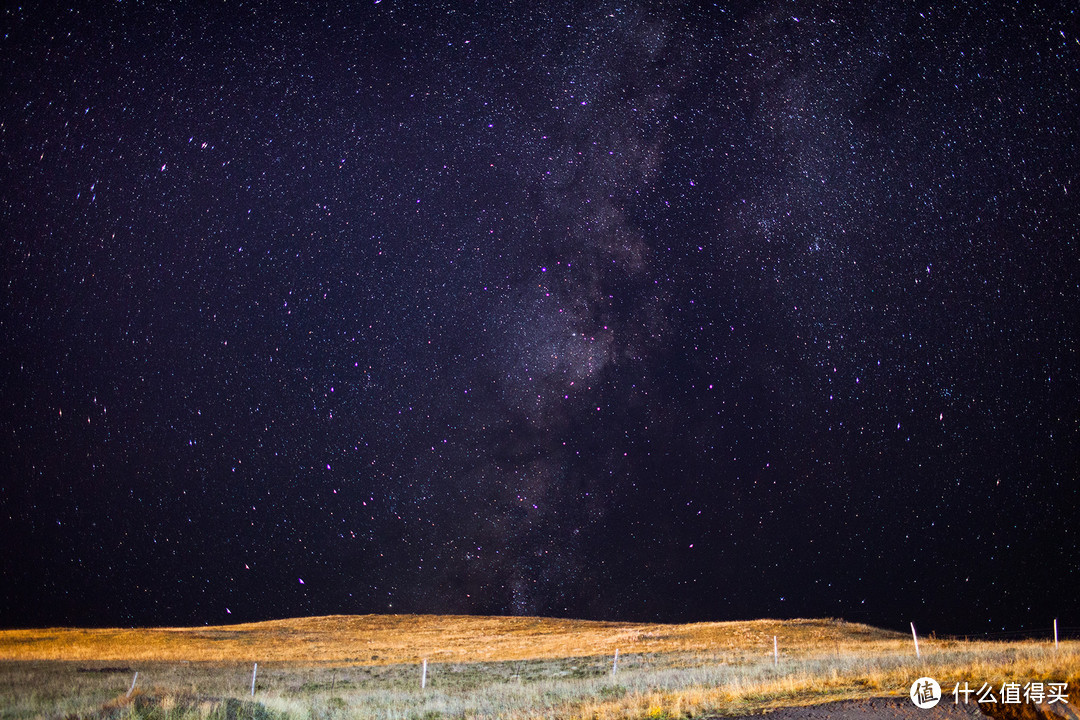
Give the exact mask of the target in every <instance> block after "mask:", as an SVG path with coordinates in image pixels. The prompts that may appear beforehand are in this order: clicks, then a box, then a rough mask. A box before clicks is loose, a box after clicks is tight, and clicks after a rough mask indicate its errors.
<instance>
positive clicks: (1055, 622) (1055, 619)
mask: <svg viewBox="0 0 1080 720" xmlns="http://www.w3.org/2000/svg"><path fill="white" fill-rule="evenodd" d="M1054 649H1055V650H1057V649H1058V641H1057V618H1054Z"/></svg>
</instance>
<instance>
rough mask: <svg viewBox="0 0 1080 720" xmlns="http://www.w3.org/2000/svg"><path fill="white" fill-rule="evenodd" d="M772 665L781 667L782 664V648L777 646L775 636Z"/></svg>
mask: <svg viewBox="0 0 1080 720" xmlns="http://www.w3.org/2000/svg"><path fill="white" fill-rule="evenodd" d="M772 664H773V665H779V664H780V648H779V646H778V645H777V644H776V636H775V635H773V636H772Z"/></svg>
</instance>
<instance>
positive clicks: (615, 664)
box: [611, 648, 619, 677]
mask: <svg viewBox="0 0 1080 720" xmlns="http://www.w3.org/2000/svg"><path fill="white" fill-rule="evenodd" d="M618 669H619V648H615V660H614V662H612V663H611V677H615V671H616V670H618Z"/></svg>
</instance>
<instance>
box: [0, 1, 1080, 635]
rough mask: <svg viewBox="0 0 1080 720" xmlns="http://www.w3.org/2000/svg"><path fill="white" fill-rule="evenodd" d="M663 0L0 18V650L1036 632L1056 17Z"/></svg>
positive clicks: (1051, 421)
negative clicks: (304, 618)
mask: <svg viewBox="0 0 1080 720" xmlns="http://www.w3.org/2000/svg"><path fill="white" fill-rule="evenodd" d="M691 7H692V6H690V5H680V4H676V3H635V2H625V3H623V2H601V3H585V2H556V3H549V2H523V3H518V2H507V3H492V4H490V5H483V6H477V5H468V4H463V3H416V4H415V5H414V4H407V3H402V2H396V1H395V0H381V1H379V0H376V1H374V2H366V3H359V4H342V5H341V6H338V7H336V8H334V7H332V8H330V9H328V8H325V7H322V8H314V9H313V8H312V7H310V6H308V5H291V4H285V3H270V4H267V3H229V4H225V5H222V4H218V5H214V6H208V7H203V8H200V9H196V8H194V7H187V6H185V5H183V4H176V3H174V4H166V5H160V6H154V5H148V4H146V3H138V2H123V3H108V4H99V5H96V6H93V7H91V6H88V5H86V4H82V5H77V6H74V7H71V8H60V9H57V8H52V7H50V8H45V7H36V6H29V5H24V6H22V7H18V6H7V7H5V8H4V9H3V11H2V15H0V29H2V31H3V32H2V39H0V93H2V95H0V97H2V102H0V231H2V233H0V243H2V244H0V248H2V256H0V258H2V265H0V273H2V275H0V293H2V295H0V299H2V302H0V474H2V475H0V537H3V538H4V551H3V552H2V553H0V577H2V578H3V583H2V584H0V623H2V624H3V625H4V626H9V627H10V626H35V625H59V624H64V625H73V624H77V625H117V624H118V625H150V624H180V623H183V624H202V623H212V624H218V623H227V622H233V621H245V620H258V619H268V618H275V617H287V616H297V615H309V614H329V613H385V612H395V613H396V612H423V613H485V614H492V613H494V614H538V615H555V616H567V617H581V618H599V619H625V620H661V621H670V622H678V621H691V620H723V619H738V618H753V617H806V616H832V617H842V618H845V619H849V620H857V621H866V622H871V623H874V624H878V625H883V626H887V627H896V628H904V627H906V625H907V623H908V622H909V621H915V622H916V624H917V625H920V626H921V628H922V629H923V630H924V631H926V632H928V631H930V630H937V631H938V632H955V633H961V632H964V633H967V632H971V633H980V632H993V631H998V632H1000V631H1002V630H1009V631H1014V630H1015V631H1022V630H1023V631H1038V630H1041V629H1045V628H1047V627H1049V626H1050V623H1051V622H1052V620H1053V618H1055V617H1057V618H1059V619H1060V622H1061V624H1062V625H1063V626H1066V627H1068V626H1076V625H1080V600H1078V599H1077V597H1078V596H1077V594H1076V593H1075V592H1061V591H1060V589H1061V588H1067V587H1077V586H1080V565H1078V563H1077V558H1078V557H1080V541H1078V532H1080V245H1078V235H1080V206H1078V204H1077V200H1076V198H1078V197H1080V111H1078V109H1080V16H1078V11H1077V10H1076V9H1074V8H1071V7H1069V6H1068V4H1044V3H1020V4H1016V3H991V4H986V3H953V4H936V3H925V2H924V3H921V4H920V3H915V4H911V3H891V4H889V3H875V4H870V5H866V6H863V5H860V4H856V5H854V6H838V5H833V4H827V3H809V4H807V3H794V2H782V1H779V0H771V1H770V2H765V3H731V4H723V3H720V4H717V5H714V6H711V7H707V8H706V7H704V6H702V7H700V8H695V9H690V8H691ZM1048 588H1057V589H1058V590H1057V591H1053V590H1050V591H1048Z"/></svg>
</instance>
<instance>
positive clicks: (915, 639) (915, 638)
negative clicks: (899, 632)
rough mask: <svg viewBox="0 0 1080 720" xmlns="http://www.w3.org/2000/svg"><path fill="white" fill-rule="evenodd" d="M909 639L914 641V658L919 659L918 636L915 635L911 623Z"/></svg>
mask: <svg viewBox="0 0 1080 720" xmlns="http://www.w3.org/2000/svg"><path fill="white" fill-rule="evenodd" d="M911 639H912V640H914V641H915V657H917V658H921V657H922V655H920V654H919V636H918V635H916V634H915V623H911Z"/></svg>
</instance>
